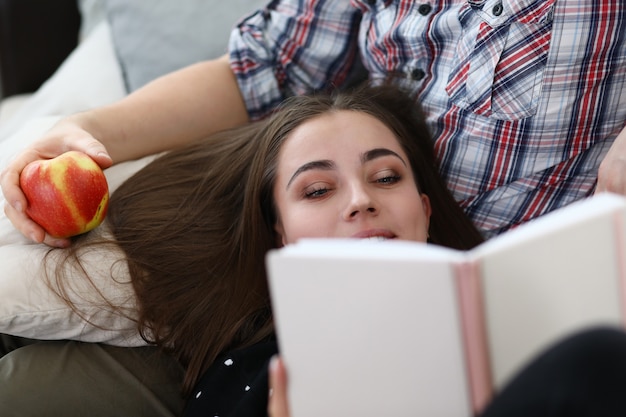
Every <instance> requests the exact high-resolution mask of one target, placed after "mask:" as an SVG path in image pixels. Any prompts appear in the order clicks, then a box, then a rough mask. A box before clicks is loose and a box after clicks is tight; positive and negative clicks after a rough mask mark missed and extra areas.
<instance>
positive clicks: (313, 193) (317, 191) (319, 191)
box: [304, 187, 328, 198]
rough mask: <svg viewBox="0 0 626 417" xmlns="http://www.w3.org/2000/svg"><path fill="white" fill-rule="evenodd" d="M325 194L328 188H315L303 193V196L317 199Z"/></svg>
mask: <svg viewBox="0 0 626 417" xmlns="http://www.w3.org/2000/svg"><path fill="white" fill-rule="evenodd" d="M327 192H328V188H325V187H316V188H314V189H310V190H307V191H305V193H304V196H305V197H306V198H318V197H322V196H323V195H324V194H326V193H327Z"/></svg>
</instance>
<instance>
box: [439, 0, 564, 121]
mask: <svg viewBox="0 0 626 417" xmlns="http://www.w3.org/2000/svg"><path fill="white" fill-rule="evenodd" d="M554 1H555V0H511V1H508V2H507V1H505V0H467V2H466V3H464V4H463V6H461V8H460V10H459V21H460V23H461V26H462V28H463V30H462V35H461V39H460V40H459V42H458V45H457V48H456V54H455V57H454V61H453V66H452V72H451V73H450V76H449V78H448V83H447V85H446V92H447V93H448V95H449V97H450V99H451V100H452V102H453V103H454V104H455V105H457V106H459V107H461V108H463V109H465V110H468V111H471V112H473V113H476V114H479V115H482V116H486V117H490V118H494V119H498V120H519V119H524V118H526V117H530V116H532V115H534V114H535V113H536V111H537V107H538V103H539V98H540V96H541V85H542V80H543V73H544V70H545V66H546V62H547V60H548V52H549V49H550V41H551V37H552V20H553V7H554Z"/></svg>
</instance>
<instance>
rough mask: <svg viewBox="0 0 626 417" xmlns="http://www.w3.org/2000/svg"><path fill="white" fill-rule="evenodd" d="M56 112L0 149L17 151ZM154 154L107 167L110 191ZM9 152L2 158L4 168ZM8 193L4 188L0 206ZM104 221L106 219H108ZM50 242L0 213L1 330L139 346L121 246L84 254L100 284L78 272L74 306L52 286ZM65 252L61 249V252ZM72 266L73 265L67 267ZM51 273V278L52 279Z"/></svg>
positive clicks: (0, 152) (74, 278)
mask: <svg viewBox="0 0 626 417" xmlns="http://www.w3.org/2000/svg"><path fill="white" fill-rule="evenodd" d="M57 119H58V118H57V117H45V118H40V119H35V120H32V121H31V122H29V123H27V125H26V126H24V128H23V129H21V130H20V131H18V133H16V134H15V135H13V136H11V137H10V138H9V139H7V140H6V141H5V142H3V143H1V144H0V155H1V156H4V155H7V152H9V153H13V152H16V151H17V150H19V149H20V148H21V147H23V146H24V145H26V144H28V143H29V141H32V140H34V139H36V138H37V137H39V136H40V135H41V134H42V133H43V132H44V131H45V130H47V129H48V128H49V127H50V126H52V124H53V123H55V122H56V121H57ZM151 159H152V157H146V158H143V159H141V160H137V161H132V162H126V163H123V164H118V165H116V166H114V167H112V168H109V169H107V170H106V171H105V174H106V176H107V180H108V182H109V189H110V191H111V192H112V191H113V190H115V189H116V188H117V187H118V186H119V185H120V184H121V183H122V182H123V181H124V180H125V179H126V178H128V177H129V176H130V175H132V174H133V173H134V172H136V171H137V170H138V169H140V168H141V167H142V166H144V165H145V164H146V163H148V162H149V161H150V160H151ZM7 160H8V158H3V159H2V163H0V169H2V168H3V167H4V166H5V164H6V162H7ZM4 204H5V199H4V196H3V195H2V193H0V207H1V206H4ZM105 224H106V223H105ZM99 233H106V226H105V225H103V226H101V227H99V228H97V229H96V230H95V231H94V232H93V235H94V236H97V234H99ZM48 250H49V248H48V247H47V246H45V245H43V244H34V243H31V242H30V241H28V240H27V239H26V238H24V237H23V236H22V235H21V234H20V233H19V232H18V231H17V230H15V229H14V228H13V226H12V225H11V222H10V221H9V220H8V218H7V217H6V215H5V214H4V211H2V212H1V213H0V333H7V334H12V335H16V336H22V337H28V338H34V339H50V340H56V339H71V340H81V341H85V342H105V343H108V344H113V345H118V346H141V345H145V344H146V342H145V341H144V340H142V339H141V337H140V336H139V333H138V331H137V326H136V324H135V322H134V321H133V319H132V318H133V317H134V314H133V313H134V311H135V310H134V309H135V302H136V301H135V294H134V291H133V288H132V285H131V284H130V282H129V277H128V271H127V270H126V267H125V263H123V262H116V261H117V260H119V259H121V258H122V254H121V251H120V250H119V249H118V250H113V249H111V248H109V249H106V250H105V249H103V250H97V251H91V252H89V253H86V254H83V255H81V259H82V260H83V261H84V262H85V263H86V269H87V271H88V273H89V276H90V278H91V280H92V282H93V283H94V284H95V286H96V288H94V287H92V286H91V285H90V284H88V281H87V280H86V279H84V277H83V276H81V275H80V274H78V275H76V274H75V276H72V277H71V279H70V280H69V282H70V283H71V287H70V293H69V298H70V299H71V300H72V301H73V302H74V304H76V305H77V306H78V308H79V313H77V312H75V311H73V310H72V309H71V308H70V307H69V306H68V305H67V304H66V303H65V301H64V300H63V299H61V298H60V297H59V296H58V295H57V294H56V293H55V292H54V291H52V290H51V289H50V287H49V284H50V282H54V276H53V275H52V273H53V271H52V270H49V271H48V272H49V273H50V274H49V275H47V274H46V271H45V270H44V265H49V266H52V267H54V266H55V265H56V264H55V263H54V262H51V263H47V264H44V262H43V259H44V256H45V254H46V252H48ZM59 254H62V251H61V252H59ZM68 271H71V269H68ZM49 277H52V281H50V280H49ZM102 296H104V297H105V299H106V300H108V301H110V302H112V303H113V304H114V305H117V306H120V307H122V308H124V309H125V312H126V313H127V314H128V316H125V315H124V314H119V313H117V312H115V311H114V310H113V309H111V308H108V307H107V306H106V305H105V303H104V300H103V298H102Z"/></svg>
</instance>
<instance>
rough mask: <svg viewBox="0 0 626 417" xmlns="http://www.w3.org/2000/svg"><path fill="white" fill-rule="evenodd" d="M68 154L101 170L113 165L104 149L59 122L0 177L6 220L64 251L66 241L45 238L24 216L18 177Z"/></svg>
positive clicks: (99, 144)
mask: <svg viewBox="0 0 626 417" xmlns="http://www.w3.org/2000/svg"><path fill="white" fill-rule="evenodd" d="M70 150H76V151H81V152H84V153H86V154H87V155H89V156H90V157H91V158H92V159H94V160H95V161H96V162H97V163H98V165H100V167H101V168H102V169H105V168H108V167H109V166H111V165H112V163H113V161H112V160H111V157H110V156H109V154H108V153H107V150H106V148H105V147H104V145H102V144H101V143H100V142H98V141H97V140H96V139H94V138H93V136H91V135H90V134H89V133H88V132H86V131H85V130H83V129H81V128H80V127H78V126H76V125H74V124H72V123H69V122H61V123H59V124H57V125H55V126H54V127H52V129H50V131H49V132H48V133H46V135H45V136H44V137H42V138H41V139H40V140H38V141H37V142H35V143H34V144H32V145H31V146H29V147H28V148H26V149H25V150H24V151H23V152H22V153H21V154H19V155H18V156H17V157H15V158H14V159H13V160H12V161H11V163H10V164H9V165H8V166H7V167H6V169H5V170H4V171H3V172H2V173H0V186H1V187H2V192H3V194H4V197H5V199H6V204H5V207H4V212H5V214H6V216H7V217H8V218H9V220H10V221H11V223H13V225H14V226H15V228H16V229H17V230H19V231H20V232H21V233H22V234H23V235H24V236H26V237H27V238H29V239H31V240H33V241H35V242H39V243H41V242H43V243H45V244H47V245H49V246H54V247H66V246H68V245H69V243H70V241H69V240H68V239H55V238H53V237H51V236H49V235H47V234H46V232H45V231H44V229H43V228H42V227H41V226H39V225H38V224H37V223H35V222H34V221H33V220H31V219H30V217H28V216H27V215H26V205H27V204H28V203H27V201H26V197H25V196H24V193H23V192H22V190H21V188H20V185H19V184H20V173H21V172H22V170H23V169H24V167H25V166H26V165H28V164H29V163H30V162H32V161H35V160H39V159H51V158H54V157H56V156H58V155H61V154H62V153H65V152H67V151H70Z"/></svg>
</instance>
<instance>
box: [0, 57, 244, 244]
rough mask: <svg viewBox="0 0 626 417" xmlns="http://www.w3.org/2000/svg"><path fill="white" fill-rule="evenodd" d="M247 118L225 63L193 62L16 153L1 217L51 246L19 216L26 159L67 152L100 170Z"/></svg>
mask: <svg viewBox="0 0 626 417" xmlns="http://www.w3.org/2000/svg"><path fill="white" fill-rule="evenodd" d="M247 120H248V115H247V112H246V108H245V105H244V102H243V99H242V97H241V93H240V91H239V88H238V85H237V81H236V79H235V76H234V74H233V73H232V71H231V70H230V65H229V62H228V57H227V56H223V57H221V58H219V59H216V60H213V61H208V62H203V63H200V64H196V65H193V66H190V67H187V68H185V69H182V70H179V71H177V72H174V73H171V74H168V75H166V76H164V77H162V78H159V79H157V80H155V81H153V82H152V83H150V84H148V85H146V86H145V87H143V88H141V89H139V90H137V91H136V92H134V93H132V94H130V95H129V96H128V97H126V98H124V99H123V100H121V101H119V102H117V103H114V104H112V105H109V106H106V107H102V108H97V109H94V110H90V111H87V112H83V113H78V114H75V115H72V116H69V117H67V118H65V119H63V120H61V121H60V122H59V123H57V124H56V125H55V126H53V127H52V128H51V129H50V130H49V131H48V132H47V133H46V134H45V135H44V136H43V137H42V138H41V139H39V140H38V141H36V142H35V143H33V144H32V145H31V146H29V147H28V148H27V149H25V150H24V151H23V152H22V153H21V154H20V155H18V156H17V157H16V158H15V159H14V160H13V161H12V162H11V164H10V165H9V166H8V167H7V168H6V169H5V170H4V171H3V172H2V174H1V175H0V185H1V186H2V192H3V193H4V195H5V197H6V201H7V205H6V206H5V213H6V215H7V217H8V218H9V219H10V220H11V222H12V223H13V225H14V226H15V227H16V228H17V229H18V230H20V232H21V233H22V234H24V235H25V236H28V237H30V238H31V239H32V240H34V241H36V242H45V243H46V244H48V245H51V246H67V245H68V244H69V241H67V240H55V239H52V238H51V237H50V236H47V235H46V234H45V232H44V230H43V229H42V228H41V227H40V226H39V225H37V224H36V223H35V222H33V221H32V220H31V219H30V218H29V217H28V216H27V215H26V213H25V208H26V204H27V203H26V198H25V197H24V194H23V193H22V191H21V189H20V187H19V176H20V173H21V172H22V169H23V168H24V167H25V166H26V165H27V164H28V163H30V162H31V161H34V160H38V159H49V158H53V157H55V156H58V155H60V154H62V153H64V152H67V151H69V150H77V151H82V152H85V153H87V154H88V155H90V156H91V157H92V158H93V159H94V160H95V161H96V162H97V163H98V164H99V165H100V166H101V167H102V168H107V167H108V166H110V165H111V164H112V163H117V162H122V161H126V160H131V159H136V158H139V157H142V156H145V155H150V154H153V153H157V152H161V151H164V150H168V149H172V148H174V147H176V146H180V145H183V144H185V143H188V142H190V141H192V140H194V139H197V138H201V137H203V136H206V135H209V134H211V133H212V132H215V131H218V130H223V129H226V128H229V127H232V126H235V125H237V124H241V123H244V122H245V121H247Z"/></svg>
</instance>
